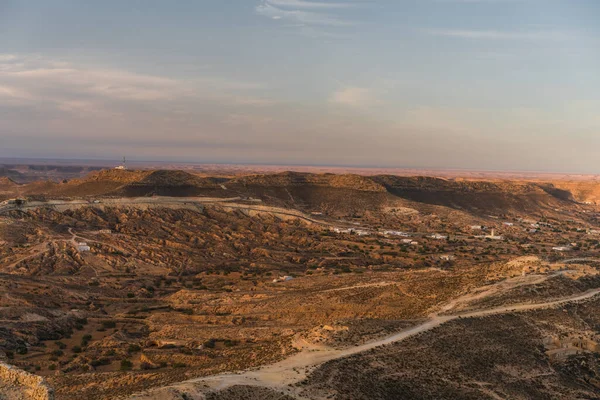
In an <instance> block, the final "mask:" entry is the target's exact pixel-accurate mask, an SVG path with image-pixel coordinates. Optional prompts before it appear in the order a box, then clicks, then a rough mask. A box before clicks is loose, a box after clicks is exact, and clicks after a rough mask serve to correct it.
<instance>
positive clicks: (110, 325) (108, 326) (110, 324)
mask: <svg viewBox="0 0 600 400" xmlns="http://www.w3.org/2000/svg"><path fill="white" fill-rule="evenodd" d="M102 326H103V327H104V328H105V329H111V328H116V327H117V323H116V322H115V321H103V322H102Z"/></svg>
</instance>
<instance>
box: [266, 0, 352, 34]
mask: <svg viewBox="0 0 600 400" xmlns="http://www.w3.org/2000/svg"><path fill="white" fill-rule="evenodd" d="M256 12H257V13H258V14H259V15H262V16H265V17H267V18H271V19H275V20H278V19H280V20H285V21H287V22H292V23H296V24H301V25H319V26H333V27H344V26H352V25H353V23H352V22H350V21H346V20H344V19H341V18H338V17H336V16H332V15H329V14H324V13H320V12H314V11H304V10H300V9H284V8H279V7H277V6H276V5H274V4H273V3H272V2H270V1H268V0H265V1H263V2H262V3H261V4H259V5H258V6H256Z"/></svg>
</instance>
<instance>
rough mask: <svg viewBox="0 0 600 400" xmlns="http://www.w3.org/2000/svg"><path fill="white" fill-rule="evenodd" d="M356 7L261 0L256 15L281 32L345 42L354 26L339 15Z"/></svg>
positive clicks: (289, 0) (354, 4)
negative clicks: (266, 19)
mask: <svg viewBox="0 0 600 400" xmlns="http://www.w3.org/2000/svg"><path fill="white" fill-rule="evenodd" d="M360 4H362V3H360ZM358 5H359V3H352V2H335V3H329V2H323V1H305V0H261V1H260V3H259V4H258V5H257V6H256V7H255V11H256V13H257V14H258V15H261V16H263V17H266V18H269V19H271V20H273V21H278V22H279V25H280V26H281V27H282V28H283V29H287V30H289V31H290V32H296V33H299V34H301V35H303V36H307V37H310V38H315V39H345V38H347V37H348V35H347V32H346V31H347V30H348V29H349V28H351V27H353V26H355V25H356V22H355V21H351V20H349V19H347V18H346V16H344V14H343V13H342V11H343V10H344V9H348V8H352V7H356V6H358Z"/></svg>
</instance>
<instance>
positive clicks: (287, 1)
mask: <svg viewBox="0 0 600 400" xmlns="http://www.w3.org/2000/svg"><path fill="white" fill-rule="evenodd" d="M266 3H269V4H271V5H273V6H275V7H279V8H296V9H335V8H350V7H354V6H356V4H352V3H325V2H320V1H305V0H268V1H266Z"/></svg>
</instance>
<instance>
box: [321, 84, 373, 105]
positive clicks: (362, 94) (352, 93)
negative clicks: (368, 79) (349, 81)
mask: <svg viewBox="0 0 600 400" xmlns="http://www.w3.org/2000/svg"><path fill="white" fill-rule="evenodd" d="M329 102H330V103H333V104H341V105H344V106H351V107H367V106H372V105H375V104H377V103H378V102H379V101H378V99H377V98H376V96H375V95H374V93H373V91H372V90H371V89H367V88H361V87H346V88H343V89H340V90H337V91H335V92H334V93H333V94H332V95H331V97H330V98H329Z"/></svg>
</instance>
